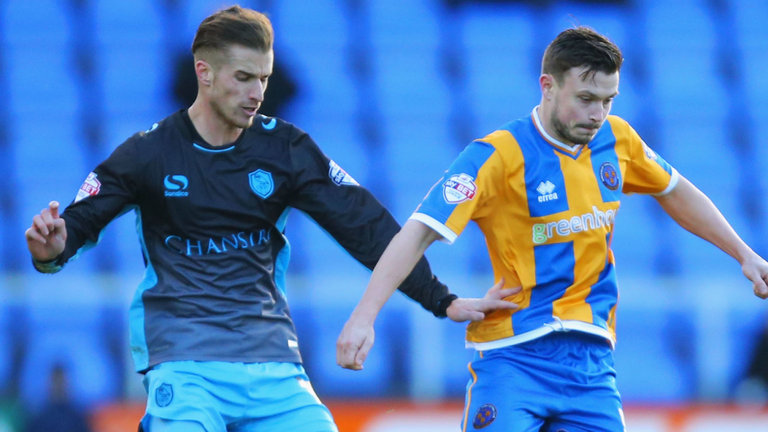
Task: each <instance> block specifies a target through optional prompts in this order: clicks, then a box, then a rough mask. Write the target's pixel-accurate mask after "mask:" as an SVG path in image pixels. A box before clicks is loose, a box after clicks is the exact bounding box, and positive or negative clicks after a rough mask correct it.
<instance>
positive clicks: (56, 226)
mask: <svg viewBox="0 0 768 432" xmlns="http://www.w3.org/2000/svg"><path fill="white" fill-rule="evenodd" d="M65 225H66V222H64V219H62V218H58V219H54V221H53V231H54V232H56V231H62V230H64V229H65V228H64V227H65Z"/></svg>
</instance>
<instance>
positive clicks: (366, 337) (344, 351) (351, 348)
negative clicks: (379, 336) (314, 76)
mask: <svg viewBox="0 0 768 432" xmlns="http://www.w3.org/2000/svg"><path fill="white" fill-rule="evenodd" d="M373 339H374V331H373V322H372V321H369V320H364V319H359V318H357V317H355V315H354V313H353V314H352V316H351V317H350V318H349V320H347V322H346V323H345V324H344V328H343V329H342V330H341V334H340V335H339V339H337V340H336V363H338V365H339V366H341V367H343V368H345V369H352V370H361V369H363V362H365V358H366V357H368V352H369V351H370V350H371V348H372V347H373Z"/></svg>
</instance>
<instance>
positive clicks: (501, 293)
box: [445, 278, 522, 322]
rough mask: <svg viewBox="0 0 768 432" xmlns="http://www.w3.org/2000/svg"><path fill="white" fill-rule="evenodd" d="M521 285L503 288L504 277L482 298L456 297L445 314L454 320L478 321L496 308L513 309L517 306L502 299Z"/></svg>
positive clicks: (515, 291) (518, 290)
mask: <svg viewBox="0 0 768 432" xmlns="http://www.w3.org/2000/svg"><path fill="white" fill-rule="evenodd" d="M521 289H522V288H521V287H515V288H504V278H501V280H500V281H499V282H498V283H497V284H496V285H494V286H492V287H491V289H489V290H488V292H487V293H486V294H485V297H483V298H457V299H456V300H454V301H452V302H451V304H450V306H448V309H446V311H445V312H446V314H447V315H448V318H450V319H452V320H454V321H456V322H464V321H480V320H482V319H483V318H485V315H486V314H487V313H489V312H493V311H497V310H505V309H506V310H514V309H518V308H519V306H518V305H517V304H516V303H512V302H510V301H507V300H502V299H504V298H505V297H509V296H511V295H513V294H517V293H519V292H520V290H521Z"/></svg>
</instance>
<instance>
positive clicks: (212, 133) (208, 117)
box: [187, 99, 243, 147]
mask: <svg viewBox="0 0 768 432" xmlns="http://www.w3.org/2000/svg"><path fill="white" fill-rule="evenodd" d="M187 113H188V114H189V119H190V120H191V121H192V125H193V126H194V127H195V130H197V133H198V134H199V135H200V136H201V137H202V138H203V139H204V140H205V141H206V142H207V143H208V144H210V145H212V146H214V147H218V146H222V145H225V144H230V143H232V142H234V141H235V140H237V138H238V137H239V136H240V134H241V133H242V132H243V129H242V128H236V127H232V126H231V125H229V124H227V123H225V122H224V121H222V120H221V119H219V117H218V116H217V115H215V114H214V113H213V112H212V110H211V108H210V106H209V105H206V104H203V103H201V102H200V100H199V99H198V100H195V102H194V103H193V104H192V106H190V107H189V109H188V110H187Z"/></svg>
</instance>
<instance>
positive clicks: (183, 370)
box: [141, 361, 338, 432]
mask: <svg viewBox="0 0 768 432" xmlns="http://www.w3.org/2000/svg"><path fill="white" fill-rule="evenodd" d="M144 387H145V388H146V390H147V411H146V414H145V415H144V418H143V419H142V422H141V423H142V427H143V428H144V431H145V432H153V431H152V430H151V429H150V424H159V423H160V422H158V420H159V419H163V420H171V421H172V422H173V421H176V422H193V423H198V424H199V425H201V426H202V428H203V429H204V430H205V431H207V432H224V431H237V432H252V431H259V432H270V431H275V432H277V431H288V430H301V431H308V432H337V431H338V429H337V428H336V425H335V424H334V422H333V418H332V417H331V413H330V411H328V408H326V407H325V405H323V404H322V403H321V402H320V400H319V399H318V398H317V396H316V395H315V392H314V390H313V389H312V386H311V385H310V383H309V379H308V378H307V375H306V373H305V372H304V368H303V367H302V366H301V365H300V364H295V363H276V362H268V363H228V362H196V361H177V362H166V363H161V364H159V365H157V366H155V367H153V368H152V369H151V370H150V371H148V372H147V373H146V375H145V377H144ZM153 418H154V419H155V422H154V423H153V421H152V419H153Z"/></svg>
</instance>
